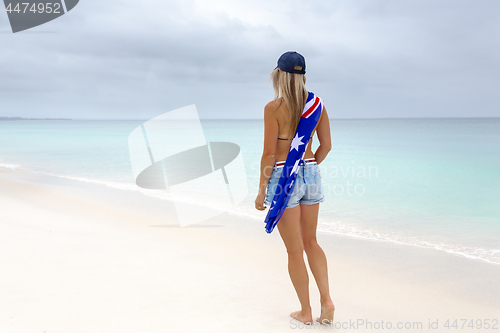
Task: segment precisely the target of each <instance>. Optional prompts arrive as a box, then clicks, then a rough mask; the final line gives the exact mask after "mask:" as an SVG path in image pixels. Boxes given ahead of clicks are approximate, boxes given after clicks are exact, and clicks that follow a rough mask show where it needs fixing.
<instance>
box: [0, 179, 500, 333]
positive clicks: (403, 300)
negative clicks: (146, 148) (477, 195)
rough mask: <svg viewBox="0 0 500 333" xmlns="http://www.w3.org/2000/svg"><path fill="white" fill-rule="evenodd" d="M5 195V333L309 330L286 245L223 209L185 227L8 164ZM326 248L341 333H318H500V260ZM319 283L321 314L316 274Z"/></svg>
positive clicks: (155, 209) (345, 242)
mask: <svg viewBox="0 0 500 333" xmlns="http://www.w3.org/2000/svg"><path fill="white" fill-rule="evenodd" d="M0 189H1V190H0V237H1V239H0V263H1V267H2V268H1V274H0V285H1V286H2V287H1V288H0V300H1V302H0V313H1V317H0V332H2V333H3V332H7V333H10V332H22V333H26V332H40V333H43V332H46V333H49V332H50V333H52V332H54V333H55V332H64V333H66V332H93V333H95V332H121V333H124V332H290V331H296V330H300V329H306V327H305V326H304V325H302V324H300V325H299V323H297V322H296V321H294V320H292V319H291V318H290V317H289V314H290V312H292V311H295V310H298V309H299V302H298V300H297V297H296V295H295V291H294V289H293V286H292V284H291V282H290V279H289V277H288V272H287V256H286V251H285V248H284V246H283V244H282V241H281V238H280V237H279V234H278V232H277V231H276V232H273V233H272V234H270V235H269V234H267V233H266V232H265V230H264V223H263V222H262V221H258V220H255V219H251V218H245V217H241V216H235V215H231V214H228V213H225V214H222V215H220V216H217V217H214V218H212V219H210V220H207V221H205V222H203V223H200V224H195V225H192V226H189V227H183V228H181V227H180V226H179V224H178V222H177V220H176V215H175V214H176V213H175V209H174V206H173V204H172V203H169V202H167V201H164V200H160V199H156V198H152V197H148V196H145V195H144V194H142V193H139V192H134V191H127V190H119V189H113V188H110V187H107V186H105V185H99V184H92V183H85V182H81V181H77V180H71V179H65V178H60V177H54V176H47V175H41V174H34V173H28V172H24V171H21V170H0ZM193 209H196V207H193ZM320 215H321V210H320ZM318 240H319V243H320V244H321V245H322V246H323V248H324V250H325V252H326V255H327V258H328V264H329V278H330V284H331V291H332V299H333V301H334V303H335V306H336V309H337V310H336V312H335V320H334V324H333V325H332V326H320V325H315V326H313V327H309V329H314V330H331V331H335V332H372V331H373V332H380V331H392V332H403V331H413V332H417V331H418V332H448V331H459V332H477V331H486V332H488V331H495V329H494V328H495V326H493V325H495V321H496V323H497V324H496V329H497V330H498V329H500V323H498V321H499V320H500V284H499V281H500V265H493V264H488V263H484V262H479V261H474V260H471V259H467V258H463V257H459V256H455V255H451V254H447V253H444V252H440V251H436V250H433V249H424V248H417V247H412V246H406V245H397V244H390V243H384V242H379V241H368V240H360V239H355V238H349V237H343V236H333V235H325V234H320V235H319V236H318ZM310 289H311V300H312V306H313V316H314V317H316V316H318V315H319V311H320V308H319V295H318V292H317V288H316V286H315V282H314V279H313V278H312V275H311V277H310ZM464 319H465V320H466V321H465V325H464ZM447 320H449V322H448V325H449V327H446V323H447ZM455 320H457V322H455V325H457V326H458V328H456V326H453V325H454V321H455ZM471 320H473V326H472V327H471V324H470V322H471ZM479 322H481V324H482V327H481V328H478V324H479ZM486 323H489V326H490V328H489V329H486V328H485V325H486ZM389 324H390V327H389V326H388V325H389ZM370 325H371V326H370ZM462 325H463V328H462Z"/></svg>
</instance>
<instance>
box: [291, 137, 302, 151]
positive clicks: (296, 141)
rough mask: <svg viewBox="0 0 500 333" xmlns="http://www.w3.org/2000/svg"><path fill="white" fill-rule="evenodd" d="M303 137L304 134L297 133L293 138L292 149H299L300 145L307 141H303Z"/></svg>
mask: <svg viewBox="0 0 500 333" xmlns="http://www.w3.org/2000/svg"><path fill="white" fill-rule="evenodd" d="M303 137H304V136H303V135H302V136H301V137H299V133H295V137H294V138H293V140H292V146H291V148H290V151H292V150H293V149H295V150H297V151H299V146H300V145H303V144H304V143H305V142H302V138H303Z"/></svg>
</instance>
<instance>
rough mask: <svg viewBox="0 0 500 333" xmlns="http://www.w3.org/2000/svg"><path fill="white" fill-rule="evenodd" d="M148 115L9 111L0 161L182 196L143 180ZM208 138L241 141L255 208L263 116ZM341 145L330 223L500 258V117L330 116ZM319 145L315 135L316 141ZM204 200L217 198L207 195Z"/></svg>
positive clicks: (328, 177)
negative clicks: (141, 134) (136, 143)
mask: <svg viewBox="0 0 500 333" xmlns="http://www.w3.org/2000/svg"><path fill="white" fill-rule="evenodd" d="M144 121H145V120H72V121H64V120H53V121H50V120H45V121H30V120H27V121H0V168H10V169H18V168H20V169H24V170H28V171H33V172H41V173H48V174H52V175H57V176H60V177H70V178H74V179H78V180H81V181H89V182H98V183H103V184H106V185H108V186H113V187H119V188H123V189H127V190H131V191H141V192H143V193H144V194H145V195H152V196H156V197H160V198H164V199H165V200H175V198H172V197H171V196H169V194H168V193H166V192H165V191H161V190H144V189H141V188H139V187H137V186H136V185H135V180H134V177H133V175H132V169H131V165H130V158H129V153H128V135H129V134H130V132H131V131H132V130H133V129H134V128H136V127H137V126H139V125H141V124H142V123H143V122H144ZM201 123H202V126H203V131H204V134H205V137H206V140H207V141H227V142H233V143H236V144H238V145H239V146H240V147H241V153H242V156H243V159H244V163H245V168H246V173H247V179H248V191H249V194H248V196H247V198H246V199H245V200H244V201H243V202H242V203H241V204H239V205H237V206H235V207H229V208H227V207H226V208H227V209H228V210H229V212H230V213H232V214H239V215H244V216H248V217H251V218H254V219H255V221H256V223H259V222H262V231H263V232H265V231H264V223H263V219H264V216H265V212H259V211H256V210H255V209H254V208H253V200H254V199H255V195H256V191H257V185H258V179H259V166H260V157H261V153H262V147H263V146H262V145H263V121H261V120H202V121H201ZM330 125H331V130H332V142H333V148H332V150H331V151H330V154H329V155H328V157H327V158H326V159H325V161H324V162H323V163H321V164H320V169H321V174H322V180H323V187H324V189H325V196H326V200H325V202H324V203H322V204H321V207H320V220H319V227H318V230H319V231H320V232H323V233H330V234H337V235H344V236H348V237H357V238H362V239H371V240H377V241H383V242H395V243H400V244H404V245H409V246H420V247H427V248H433V249H436V250H438V251H446V252H448V253H452V254H455V255H460V256H464V257H468V258H470V259H474V260H481V261H484V262H488V263H491V264H500V204H499V203H498V202H499V199H500V119H499V118H494V119H362V120H361V119H360V120H337V119H333V120H331V124H330ZM317 146H318V142H317V138H316V137H314V139H313V150H314V149H315V148H316V147H317ZM197 204H206V205H217V203H214V202H210V200H207V201H206V202H202V203H200V202H199V201H197Z"/></svg>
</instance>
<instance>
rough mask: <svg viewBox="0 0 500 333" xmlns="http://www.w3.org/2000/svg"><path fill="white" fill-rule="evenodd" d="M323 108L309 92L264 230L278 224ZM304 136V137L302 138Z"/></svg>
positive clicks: (268, 230) (320, 100)
mask: <svg viewBox="0 0 500 333" xmlns="http://www.w3.org/2000/svg"><path fill="white" fill-rule="evenodd" d="M322 110H323V100H322V99H321V98H319V97H318V96H315V95H314V94H313V93H312V92H309V96H308V97H307V101H306V105H305V106H304V110H303V111H302V116H301V118H300V121H299V125H298V126H297V130H296V131H295V136H294V138H293V140H292V143H291V145H290V150H289V151H288V155H287V157H286V161H285V165H284V166H283V171H282V172H281V177H280V179H279V181H278V187H277V189H284V190H283V191H278V190H276V193H275V194H274V198H273V201H272V204H271V207H269V211H268V212H267V216H266V219H265V220H264V223H265V224H266V232H267V233H271V232H272V231H273V229H274V227H275V226H276V224H278V221H279V219H280V218H281V216H282V215H283V213H284V212H285V209H286V205H287V204H288V200H289V199H290V196H291V195H292V192H293V188H294V185H295V178H296V177H297V171H298V170H299V167H300V164H301V162H302V161H303V159H304V154H305V153H306V147H307V144H308V143H309V140H310V137H311V133H312V131H313V130H314V128H315V127H316V124H317V123H318V121H319V117H320V116H321V112H322ZM304 138H305V139H304Z"/></svg>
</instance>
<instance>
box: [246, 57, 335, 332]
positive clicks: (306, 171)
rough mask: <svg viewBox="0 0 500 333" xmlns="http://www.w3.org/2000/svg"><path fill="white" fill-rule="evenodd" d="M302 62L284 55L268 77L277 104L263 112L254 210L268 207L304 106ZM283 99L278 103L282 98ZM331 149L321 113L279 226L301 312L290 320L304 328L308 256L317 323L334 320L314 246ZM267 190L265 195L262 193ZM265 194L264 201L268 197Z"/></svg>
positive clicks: (319, 254) (324, 268) (326, 122)
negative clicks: (325, 164)
mask: <svg viewBox="0 0 500 333" xmlns="http://www.w3.org/2000/svg"><path fill="white" fill-rule="evenodd" d="M304 74H305V60H304V57H302V56H301V55H300V54H298V53H297V52H286V53H284V54H283V55H282V56H281V57H280V59H279V60H278V66H277V67H276V68H275V69H274V70H273V72H272V73H271V79H272V81H273V86H274V91H275V99H274V100H273V101H271V102H269V103H268V104H267V105H266V106H265V108H264V152H263V154H262V159H261V171H260V184H259V192H258V195H257V198H256V199H255V208H257V209H258V210H264V209H265V208H266V206H264V202H265V203H266V205H267V206H270V204H271V201H272V199H273V198H274V194H275V192H276V186H277V183H278V180H279V177H280V175H281V171H282V170H283V167H282V164H283V162H284V161H285V160H286V158H287V155H288V151H289V150H290V144H291V142H292V138H293V136H294V134H295V131H296V128H297V124H298V123H299V121H300V117H301V115H302V111H303V109H304V106H305V104H306V99H307V96H308V91H307V90H306V88H305V82H306V78H305V75H304ZM280 96H281V97H280ZM314 133H316V134H317V136H318V140H319V143H320V145H319V147H318V149H317V150H316V152H315V153H313V152H312V151H311V144H312V136H313V135H314ZM330 149H331V138H330V123H329V120H328V115H327V113H326V108H324V107H323V110H322V112H321V116H320V118H319V121H318V123H317V125H316V127H315V128H314V130H313V132H312V135H311V139H310V141H309V143H308V146H307V148H306V151H305V155H304V163H302V164H301V166H300V168H299V170H298V172H297V178H296V180H295V186H294V188H293V192H292V194H291V197H290V199H289V201H288V204H287V206H286V209H285V212H284V213H283V215H282V216H281V219H280V220H279V222H278V224H277V226H278V230H279V233H280V235H281V238H282V239H283V242H284V243H285V247H286V250H287V253H288V272H289V274H290V279H291V280H292V284H293V286H294V288H295V291H296V292H297V296H298V298H299V301H300V304H301V307H302V309H301V310H299V311H296V312H293V313H291V314H290V315H291V316H292V317H293V318H295V319H296V320H299V321H301V322H304V323H312V313H311V305H310V301H309V276H308V274H307V269H306V265H305V262H304V251H305V252H306V254H307V259H308V262H309V267H310V268H311V272H312V273H313V275H314V278H315V280H316V283H317V285H318V289H319V292H320V297H321V315H320V317H319V318H317V319H316V320H317V321H318V322H320V323H327V322H331V321H332V320H333V312H334V310H335V306H334V305H333V302H332V300H331V298H330V291H329V286H328V270H327V263H326V256H325V253H324V252H323V250H322V249H321V247H320V246H319V245H318V243H317V241H316V227H317V224H318V211H319V203H320V202H322V201H324V195H323V193H322V184H321V173H320V170H319V164H320V163H321V162H322V161H323V160H324V159H325V157H326V155H327V154H328V152H329V151H330ZM266 190H267V191H266ZM266 192H267V195H266Z"/></svg>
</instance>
